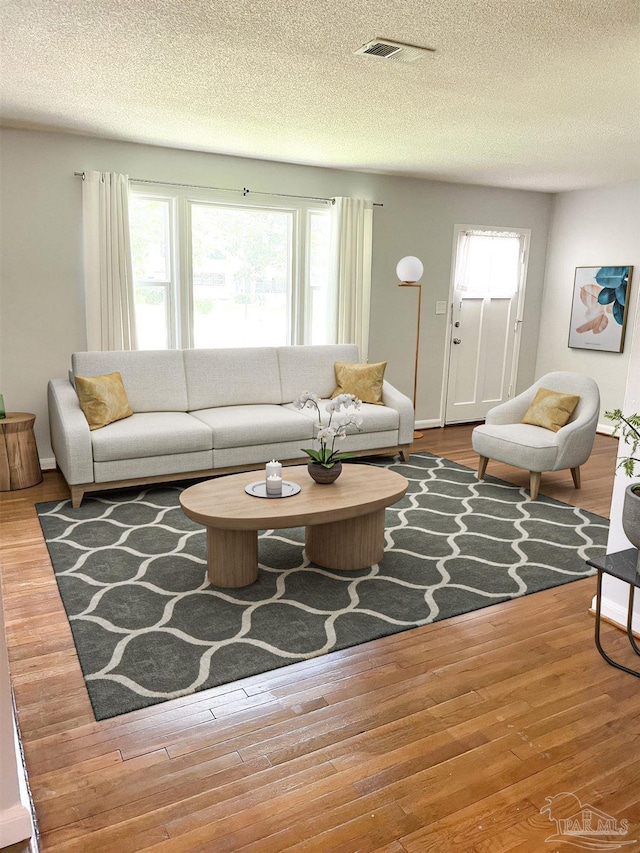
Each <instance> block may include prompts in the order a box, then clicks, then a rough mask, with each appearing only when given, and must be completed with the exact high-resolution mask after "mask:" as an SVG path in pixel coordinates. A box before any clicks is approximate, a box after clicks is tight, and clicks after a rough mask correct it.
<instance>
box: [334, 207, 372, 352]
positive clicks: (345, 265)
mask: <svg viewBox="0 0 640 853" xmlns="http://www.w3.org/2000/svg"><path fill="white" fill-rule="evenodd" d="M331 214H332V230H331V256H332V272H333V276H334V285H335V291H334V292H335V294H336V301H337V305H336V308H337V310H336V329H335V332H336V334H335V341H336V343H338V344H357V345H358V350H359V352H360V358H361V359H362V361H366V360H367V353H368V349H369V312H370V307H371V243H372V235H373V203H372V202H370V201H367V200H365V199H361V198H336V199H334V203H333V205H332V208H331Z"/></svg>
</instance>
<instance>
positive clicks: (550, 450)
mask: <svg viewBox="0 0 640 853" xmlns="http://www.w3.org/2000/svg"><path fill="white" fill-rule="evenodd" d="M538 388H548V389H549V390H551V391H559V392H561V393H563V394H578V395H579V396H580V402H579V403H578V405H577V406H576V408H575V410H574V412H573V414H572V415H571V417H570V419H569V422H568V423H567V424H565V426H563V427H562V428H561V429H559V430H558V432H553V431H552V430H549V429H544V428H543V427H539V426H532V425H531V424H523V423H521V420H522V417H523V416H524V414H525V412H526V411H527V409H528V408H529V406H530V405H531V403H532V402H533V398H534V397H535V395H536V392H537V390H538ZM599 414H600V391H599V389H598V386H597V384H596V383H595V382H594V380H593V379H591V377H590V376H584V375H582V374H581V373H571V372H568V371H557V372H555V373H547V374H546V376H543V377H541V378H540V379H539V380H538V381H537V382H536V383H535V384H534V385H532V386H531V388H528V389H527V390H526V391H523V392H522V394H518V396H517V397H514V398H513V399H512V400H508V401H507V402H506V403H501V404H500V405H499V406H496V407H495V408H493V409H491V410H490V411H489V412H488V414H487V417H486V421H485V423H484V424H482V425H481V426H478V427H476V428H475V429H474V430H473V433H472V436H471V442H472V444H473V449H474V450H475V452H476V453H477V454H478V455H479V456H480V460H479V463H478V479H479V480H482V479H484V475H485V471H486V468H487V462H488V461H489V459H495V460H496V461H497V462H504V463H506V464H507V465H514V466H516V467H517V468H525V469H527V470H528V471H529V472H530V481H529V482H530V493H531V500H535V499H536V498H537V497H538V491H539V489H540V477H541V473H542V472H543V471H560V470H563V469H564V468H570V469H571V475H572V477H573V483H574V485H575V487H576V489H579V488H580V466H581V465H583V464H584V463H585V462H586V461H587V459H588V458H589V455H590V454H591V449H592V448H593V442H594V439H595V435H596V427H597V424H598V417H599Z"/></svg>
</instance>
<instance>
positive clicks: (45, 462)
mask: <svg viewBox="0 0 640 853" xmlns="http://www.w3.org/2000/svg"><path fill="white" fill-rule="evenodd" d="M55 467H56V458H55V456H47V457H45V458H44V459H40V468H41V469H42V470H43V471H53V469H54V468H55Z"/></svg>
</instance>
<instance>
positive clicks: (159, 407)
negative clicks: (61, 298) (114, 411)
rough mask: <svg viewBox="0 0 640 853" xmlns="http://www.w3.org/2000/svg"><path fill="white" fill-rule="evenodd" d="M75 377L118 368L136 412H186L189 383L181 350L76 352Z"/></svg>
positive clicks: (73, 365)
mask: <svg viewBox="0 0 640 853" xmlns="http://www.w3.org/2000/svg"><path fill="white" fill-rule="evenodd" d="M71 366H72V369H73V374H74V376H102V375H104V374H105V373H113V372H114V371H116V370H117V371H118V372H119V373H120V374H121V376H122V382H123V384H124V388H125V391H126V394H127V400H128V401H129V405H130V406H131V408H132V409H133V411H134V412H186V411H187V382H186V378H185V372H184V361H183V358H182V351H181V350H136V351H130V350H127V351H125V352H98V351H96V352H75V353H74V354H73V355H72V356H71Z"/></svg>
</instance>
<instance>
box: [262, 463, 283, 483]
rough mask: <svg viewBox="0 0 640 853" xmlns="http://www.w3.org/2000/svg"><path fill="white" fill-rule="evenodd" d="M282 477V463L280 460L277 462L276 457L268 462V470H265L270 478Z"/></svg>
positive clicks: (267, 477) (266, 476) (266, 475)
mask: <svg viewBox="0 0 640 853" xmlns="http://www.w3.org/2000/svg"><path fill="white" fill-rule="evenodd" d="M271 476H275V477H282V464H281V463H280V462H276V460H275V459H272V460H271V462H267V465H266V470H265V478H266V479H269V477H271Z"/></svg>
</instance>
